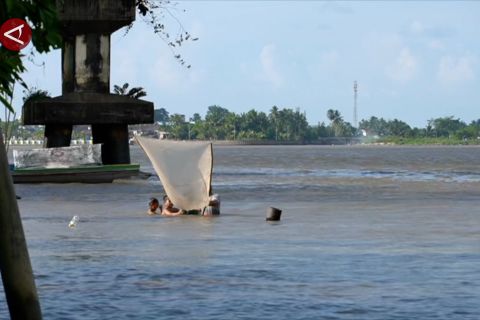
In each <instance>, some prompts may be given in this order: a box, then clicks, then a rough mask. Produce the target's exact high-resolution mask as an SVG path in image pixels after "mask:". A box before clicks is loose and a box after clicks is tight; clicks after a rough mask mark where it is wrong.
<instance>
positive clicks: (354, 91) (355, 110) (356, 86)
mask: <svg viewBox="0 0 480 320" xmlns="http://www.w3.org/2000/svg"><path fill="white" fill-rule="evenodd" d="M357 93H358V85H357V81H354V82H353V126H354V127H355V128H356V127H357V126H358V118H357Z"/></svg>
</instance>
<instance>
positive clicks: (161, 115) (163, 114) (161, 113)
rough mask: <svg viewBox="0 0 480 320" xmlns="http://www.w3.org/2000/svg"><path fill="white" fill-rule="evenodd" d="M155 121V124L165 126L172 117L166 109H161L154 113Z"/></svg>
mask: <svg viewBox="0 0 480 320" xmlns="http://www.w3.org/2000/svg"><path fill="white" fill-rule="evenodd" d="M153 119H154V121H155V122H160V123H162V124H163V125H165V124H166V123H167V122H168V121H170V116H169V113H168V111H167V110H165V108H160V109H155V110H154V111H153Z"/></svg>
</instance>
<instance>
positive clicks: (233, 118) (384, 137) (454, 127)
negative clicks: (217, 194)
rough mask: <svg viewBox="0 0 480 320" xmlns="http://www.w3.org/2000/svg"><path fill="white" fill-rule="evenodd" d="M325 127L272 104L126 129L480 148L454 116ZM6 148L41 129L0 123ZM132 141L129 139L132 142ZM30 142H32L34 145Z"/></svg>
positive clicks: (229, 141)
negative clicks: (420, 122) (419, 124)
mask: <svg viewBox="0 0 480 320" xmlns="http://www.w3.org/2000/svg"><path fill="white" fill-rule="evenodd" d="M326 115H327V118H328V119H329V123H325V122H319V123H318V124H316V125H312V124H309V123H308V121H307V117H306V113H305V112H301V111H300V109H299V108H297V109H296V110H293V109H289V108H284V109H279V108H278V107H276V106H273V107H272V108H271V109H270V112H269V113H268V114H267V113H265V112H262V111H256V110H254V109H252V110H250V111H248V112H246V113H240V114H237V113H234V112H231V111H229V110H228V109H226V108H223V107H220V106H217V105H213V106H210V107H208V110H207V113H206V115H205V117H202V116H201V115H200V114H198V113H195V114H194V115H193V116H192V117H190V118H188V120H187V118H186V116H185V115H184V114H178V113H174V114H170V113H169V112H168V111H167V110H166V109H164V108H160V109H156V110H155V112H154V123H153V124H150V125H131V126H129V131H130V137H132V138H133V136H135V135H142V136H150V137H154V138H159V139H171V140H203V141H212V142H214V143H215V144H223V145H356V144H368V145H480V119H477V120H473V121H471V122H470V123H469V124H467V123H466V122H464V121H462V120H461V119H459V118H455V117H454V116H449V117H443V118H436V119H430V120H428V121H427V124H426V126H425V127H424V128H416V127H411V126H409V125H408V124H407V123H405V122H403V121H401V120H398V119H393V120H385V119H383V118H377V117H375V116H372V117H370V118H369V119H363V120H361V121H360V122H359V123H358V125H357V126H353V125H352V124H350V123H349V122H347V121H345V120H344V119H343V117H342V115H341V114H340V112H339V111H338V110H334V109H329V110H327V112H326ZM0 127H1V128H3V129H4V130H3V131H4V132H8V133H9V134H8V135H7V137H10V138H11V139H7V140H8V145H22V144H27V145H33V144H36V145H41V144H43V143H42V142H43V140H44V139H43V131H44V127H43V126H23V125H22V124H21V122H20V121H19V120H18V119H15V120H13V121H10V122H8V121H6V122H2V121H1V120H0ZM90 139H91V129H90V126H88V125H81V126H74V130H73V133H72V145H74V144H83V143H87V142H89V141H90ZM131 140H133V139H131ZM32 142H33V143H32Z"/></svg>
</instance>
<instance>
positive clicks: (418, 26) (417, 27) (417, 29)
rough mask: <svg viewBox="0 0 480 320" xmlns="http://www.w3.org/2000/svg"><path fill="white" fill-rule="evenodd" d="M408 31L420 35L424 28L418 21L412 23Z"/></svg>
mask: <svg viewBox="0 0 480 320" xmlns="http://www.w3.org/2000/svg"><path fill="white" fill-rule="evenodd" d="M410 31H411V32H412V33H414V34H422V33H423V32H424V31H425V27H424V25H423V24H422V23H421V22H420V21H413V22H412V23H411V24H410Z"/></svg>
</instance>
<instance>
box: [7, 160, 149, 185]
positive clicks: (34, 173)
mask: <svg viewBox="0 0 480 320" xmlns="http://www.w3.org/2000/svg"><path fill="white" fill-rule="evenodd" d="M139 172H140V165H139V164H116V165H96V166H81V167H71V168H30V169H14V170H12V171H11V173H12V179H13V183H15V184H20V183H75V182H76V183H111V182H113V180H115V179H125V178H129V177H132V176H136V175H138V174H139Z"/></svg>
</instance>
